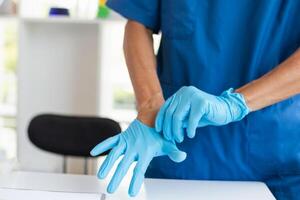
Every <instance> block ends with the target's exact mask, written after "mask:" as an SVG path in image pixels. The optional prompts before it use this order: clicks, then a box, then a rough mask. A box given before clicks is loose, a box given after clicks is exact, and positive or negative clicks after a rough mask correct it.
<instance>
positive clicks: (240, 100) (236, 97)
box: [221, 88, 251, 121]
mask: <svg viewBox="0 0 300 200" xmlns="http://www.w3.org/2000/svg"><path fill="white" fill-rule="evenodd" d="M221 96H222V97H223V98H224V99H225V101H226V103H227V104H229V108H231V109H230V111H231V116H232V121H240V120H241V119H243V118H244V117H245V116H246V115H248V114H249V113H250V112H251V110H250V108H249V107H248V106H247V103H246V100H245V98H244V96H243V95H242V94H240V93H236V92H234V89H233V88H230V89H228V90H226V91H224V92H223V93H222V94H221Z"/></svg>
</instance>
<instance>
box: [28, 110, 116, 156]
mask: <svg viewBox="0 0 300 200" xmlns="http://www.w3.org/2000/svg"><path fill="white" fill-rule="evenodd" d="M120 132H121V127H120V125H119V123H117V122H116V121H114V120H111V119H107V118H98V117H82V116H63V115H53V114H43V115H38V116H36V117H34V118H33V119H32V120H31V122H30V124H29V127H28V136H29V139H30V141H31V142H32V143H33V144H34V145H35V146H37V147H39V148H40V149H43V150H46V151H49V152H52V153H57V154H60V155H64V156H81V157H90V151H91V149H92V148H93V147H94V146H95V145H97V144H98V143H100V142H102V141H104V140H105V139H107V138H109V137H112V136H114V135H116V134H118V133H120ZM106 153H107V152H105V153H104V154H106Z"/></svg>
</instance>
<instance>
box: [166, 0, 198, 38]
mask: <svg viewBox="0 0 300 200" xmlns="http://www.w3.org/2000/svg"><path fill="white" fill-rule="evenodd" d="M197 2H198V0H161V31H162V37H163V38H166V39H187V38H189V37H190V36H191V35H192V34H193V33H194V31H195V25H196V11H197Z"/></svg>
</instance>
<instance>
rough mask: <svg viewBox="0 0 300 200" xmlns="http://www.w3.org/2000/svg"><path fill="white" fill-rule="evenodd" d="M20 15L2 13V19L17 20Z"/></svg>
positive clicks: (0, 18)
mask: <svg viewBox="0 0 300 200" xmlns="http://www.w3.org/2000/svg"><path fill="white" fill-rule="evenodd" d="M18 18H19V17H18V16H16V15H0V21H2V20H5V21H6V20H17V19H18Z"/></svg>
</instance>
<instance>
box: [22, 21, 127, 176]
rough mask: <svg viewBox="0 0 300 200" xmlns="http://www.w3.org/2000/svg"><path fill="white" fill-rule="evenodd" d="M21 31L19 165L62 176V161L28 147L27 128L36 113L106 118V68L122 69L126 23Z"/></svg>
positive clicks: (47, 25)
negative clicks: (117, 66)
mask: <svg viewBox="0 0 300 200" xmlns="http://www.w3.org/2000/svg"><path fill="white" fill-rule="evenodd" d="M19 25H20V26H19V34H20V38H19V39H20V40H19V42H20V45H19V65H18V91H19V92H18V117H17V124H18V159H19V162H20V166H21V168H22V169H23V170H37V171H49V172H61V171H62V158H61V157H60V156H56V155H53V154H49V153H46V152H43V151H40V150H39V149H37V148H35V147H34V146H33V145H32V144H31V143H30V141H29V140H28V136H27V128H28V124H29V122H30V120H31V119H32V117H34V116H35V115H37V114H40V113H62V114H70V115H92V116H97V115H99V114H102V115H105V112H104V113H103V112H101V106H102V107H107V104H105V102H106V103H107V102H110V98H111V97H110V87H109V84H103V81H107V80H106V77H109V75H108V73H109V69H107V68H106V67H111V65H115V63H117V65H121V66H119V67H121V68H124V69H126V67H125V62H124V60H123V59H122V57H123V56H122V48H121V44H122V35H123V34H122V31H123V28H124V25H125V21H123V20H120V19H119V20H115V19H113V20H109V21H103V22H101V21H98V20H94V21H93V20H71V19H26V18H25V19H20V24H19ZM106 30H112V32H111V34H110V33H109V32H107V31H106ZM115 33H118V34H117V35H116V34H115ZM109 55H111V56H109ZM114 56H116V57H114ZM122 73H124V76H128V75H127V73H125V72H122ZM127 81H129V80H127ZM102 90H103V91H102ZM109 115H110V114H107V113H106V116H109ZM75 167H76V166H75Z"/></svg>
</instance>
